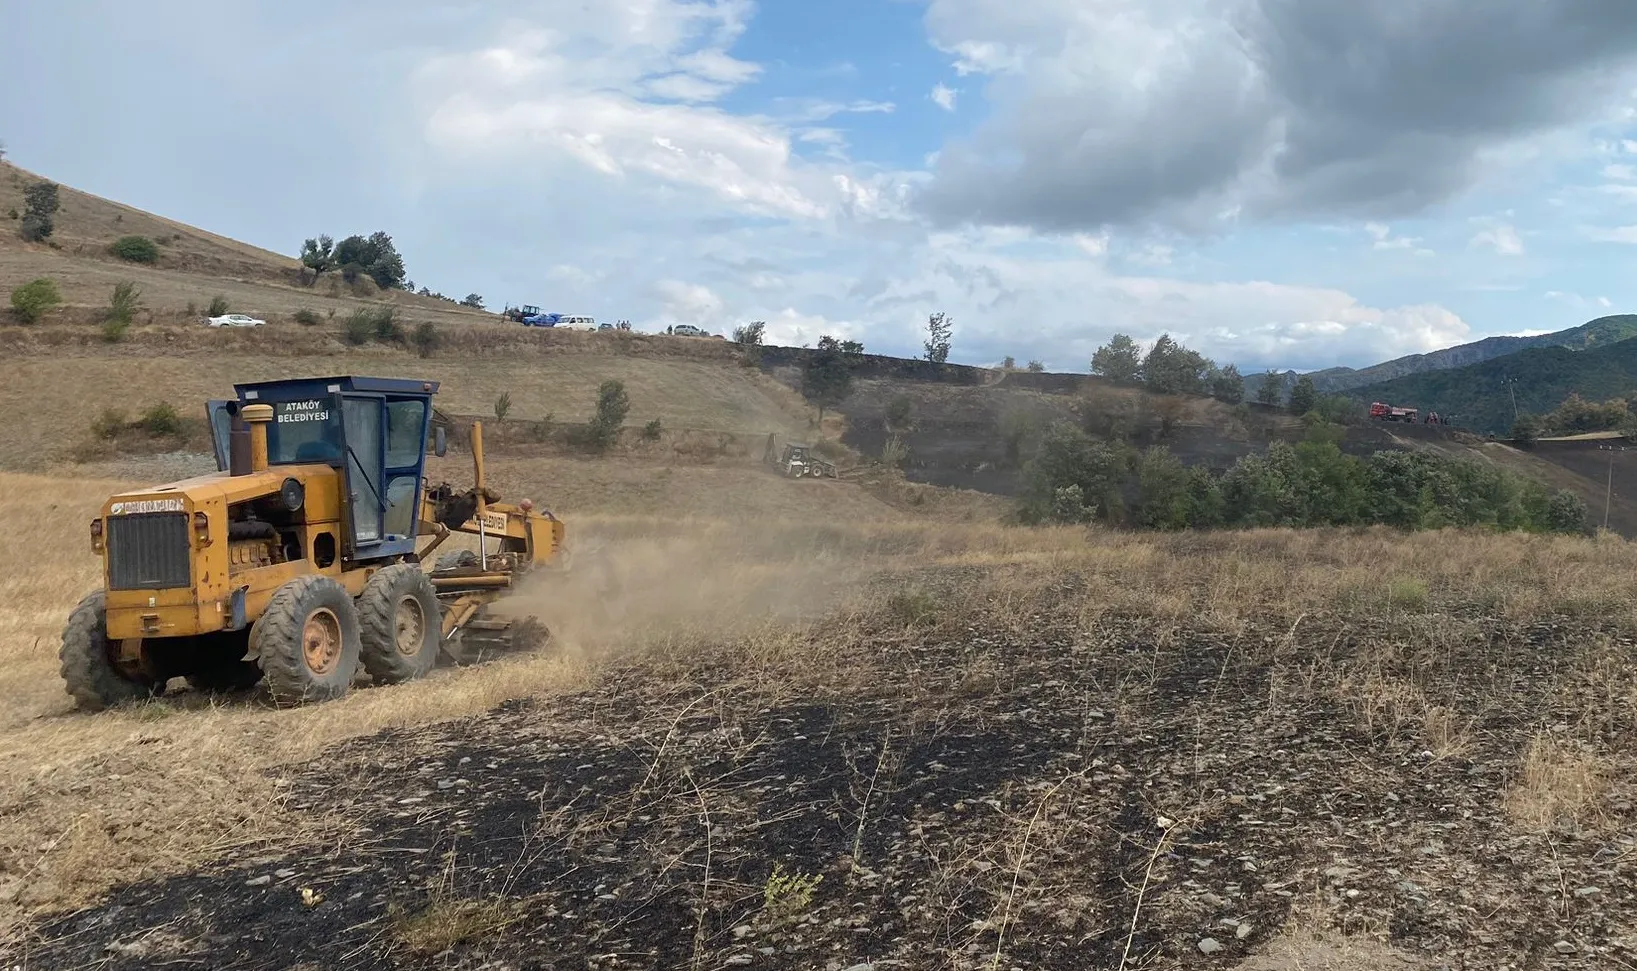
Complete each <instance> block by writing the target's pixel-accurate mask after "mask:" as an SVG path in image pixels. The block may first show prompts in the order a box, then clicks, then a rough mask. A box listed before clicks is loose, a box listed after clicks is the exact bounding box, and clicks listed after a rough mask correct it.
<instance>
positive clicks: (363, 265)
mask: <svg viewBox="0 0 1637 971" xmlns="http://www.w3.org/2000/svg"><path fill="white" fill-rule="evenodd" d="M334 258H335V262H336V264H337V265H339V266H340V267H341V268H342V270H343V271H344V272H346V273H348V274H357V273H364V274H367V275H368V276H369V277H370V279H372V280H374V281H375V285H376V286H378V287H380V288H381V289H382V290H396V289H398V288H400V287H402V286H403V284H404V280H405V279H406V278H407V277H408V274H407V273H406V272H405V271H404V259H403V257H402V256H399V255H398V248H397V247H396V246H394V245H393V243H392V237H391V236H388V235H387V234H386V233H384V232H376V233H371V234H370V236H369V238H368V239H365V238H364V237H362V236H348V237H347V238H346V239H343V240H342V241H341V242H339V243H337V244H335V254H334ZM349 282H350V281H349Z"/></svg>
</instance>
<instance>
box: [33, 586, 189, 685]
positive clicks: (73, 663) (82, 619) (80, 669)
mask: <svg viewBox="0 0 1637 971" xmlns="http://www.w3.org/2000/svg"><path fill="white" fill-rule="evenodd" d="M107 613H108V611H107V607H106V606H105V598H104V595H103V592H102V591H101V590H98V591H96V592H95V593H92V594H88V595H87V596H86V598H85V599H84V600H81V601H80V602H79V606H77V607H75V608H74V612H73V613H71V614H69V615H68V625H67V626H66V627H64V628H63V644H62V648H61V649H60V650H59V651H58V652H57V659H58V661H59V662H61V671H62V677H63V683H64V686H65V688H66V689H67V691H68V693H69V695H71V696H72V697H73V699H74V702H75V704H77V705H78V706H79V707H80V708H82V709H84V710H86V711H101V710H102V709H104V708H113V707H115V706H118V705H123V704H129V703H130V702H133V701H144V700H146V699H148V698H152V697H155V696H157V695H159V694H161V693H163V692H164V690H165V685H164V682H162V681H151V680H140V681H132V680H131V679H130V678H128V677H126V676H125V674H124V673H123V672H121V671H120V670H119V669H118V668H117V667H115V666H114V661H113V657H112V655H111V653H110V651H111V649H112V647H113V645H111V644H110V643H108V627H107V623H106V619H107Z"/></svg>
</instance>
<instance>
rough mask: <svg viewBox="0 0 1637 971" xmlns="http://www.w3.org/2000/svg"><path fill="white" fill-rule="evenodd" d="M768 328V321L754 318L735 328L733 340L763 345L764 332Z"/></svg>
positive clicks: (739, 342) (738, 342)
mask: <svg viewBox="0 0 1637 971" xmlns="http://www.w3.org/2000/svg"><path fill="white" fill-rule="evenodd" d="M766 330H767V321H765V320H753V321H751V322H750V323H748V324H745V325H744V326H743V327H735V328H733V342H734V343H735V344H750V345H754V346H757V347H760V346H761V343H762V334H763V333H764V332H766Z"/></svg>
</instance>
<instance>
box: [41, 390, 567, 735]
mask: <svg viewBox="0 0 1637 971" xmlns="http://www.w3.org/2000/svg"><path fill="white" fill-rule="evenodd" d="M437 389H438V385H437V383H436V382H433V381H413V380H404V379H396V378H368V377H333V378H309V379H296V380H288V381H268V382H259V383H250V384H240V385H236V386H235V387H234V392H235V394H236V398H235V399H232V400H223V401H211V402H209V403H208V405H207V414H208V416H209V418H210V425H211V431H212V438H213V440H214V445H215V451H216V464H217V468H218V471H217V472H216V473H214V474H211V475H204V476H200V477H198V478H192V479H186V480H183V481H180V482H173V483H170V484H168V485H162V486H156V487H154V488H151V489H141V490H137V491H134V492H127V493H122V494H120V495H116V496H113V497H111V498H110V499H109V500H108V501H107V503H106V504H105V505H104V506H103V509H102V512H101V514H100V515H98V516H97V518H96V519H94V520H92V522H91V525H90V540H91V549H92V551H93V552H95V553H96V554H97V555H98V556H100V557H101V558H102V565H103V583H102V589H99V590H96V591H94V592H93V593H91V594H90V595H88V596H87V597H86V598H85V599H84V600H82V601H81V602H80V604H79V606H78V607H76V608H75V610H74V612H73V614H72V615H71V616H70V618H69V620H68V624H67V627H66V628H65V629H64V632H63V643H62V649H61V652H60V655H59V656H60V659H61V662H62V668H61V670H62V676H63V680H64V682H65V683H66V688H67V691H68V693H69V694H70V695H72V696H73V698H74V700H75V701H76V702H77V703H78V705H79V707H81V708H84V709H89V710H96V709H100V708H106V707H109V706H113V705H118V704H121V703H124V702H129V701H135V700H140V699H143V698H147V697H152V696H154V695H156V694H159V693H161V692H163V691H164V688H165V684H166V682H167V681H169V680H170V679H171V678H175V677H182V678H186V679H187V681H188V682H189V683H190V684H192V685H193V686H194V687H195V688H198V689H201V690H210V691H225V690H239V689H247V688H250V687H252V686H254V685H255V684H256V683H257V682H258V681H262V680H265V681H266V685H267V689H268V691H269V693H270V694H271V695H272V697H273V699H274V700H275V701H276V702H277V703H279V704H281V705H295V704H301V703H304V702H313V701H324V700H328V699H333V698H337V697H339V696H341V695H343V694H345V693H346V692H347V691H348V690H349V689H350V687H351V685H352V682H353V680H354V678H355V676H356V675H358V673H359V668H360V666H362V669H363V670H364V671H365V672H367V673H368V675H369V676H370V678H371V679H372V680H373V681H375V682H376V683H393V682H401V681H408V680H412V679H415V678H419V677H421V676H423V675H425V674H426V673H427V672H428V671H430V670H431V669H432V668H433V667H434V666H435V665H436V664H437V663H438V662H439V660H440V657H442V658H444V659H446V660H449V661H453V662H455V663H466V662H468V661H471V660H476V659H478V657H477V656H476V655H475V654H474V651H473V650H472V648H471V645H470V644H469V643H468V642H467V638H466V637H465V635H466V633H467V632H468V631H471V632H473V633H474V634H475V635H476V637H477V639H483V638H484V637H487V638H489V639H490V640H491V641H494V640H498V641H501V642H505V641H506V640H507V639H508V638H510V637H512V636H514V635H521V634H522V633H524V632H525V631H527V632H532V633H535V634H538V632H539V629H538V626H537V625H534V624H532V623H530V622H529V621H528V620H527V619H525V620H524V621H521V622H518V623H517V624H513V623H512V622H509V621H506V620H501V619H492V618H488V617H485V616H484V614H485V608H486V607H487V606H488V605H489V604H490V603H492V602H494V601H495V600H497V599H499V598H500V597H502V596H504V595H505V594H506V592H507V591H508V590H510V589H511V588H513V587H514V586H515V585H516V584H517V583H518V581H519V580H520V578H522V577H523V576H524V575H525V574H528V573H529V572H531V571H534V570H540V569H554V568H560V567H561V566H562V561H563V559H564V557H563V552H564V550H563V539H564V528H563V523H562V522H561V521H559V520H558V519H557V518H556V517H554V516H553V515H552V514H551V513H550V512H547V511H545V510H536V509H535V508H534V506H533V504H532V503H531V502H530V501H529V500H527V499H525V500H523V501H521V502H519V503H516V504H504V503H500V502H498V501H497V500H498V498H499V497H498V496H497V495H496V494H495V493H494V492H493V491H491V490H490V489H489V488H488V487H487V486H486V484H485V482H484V466H483V428H482V426H481V425H480V424H476V423H474V425H473V426H472V430H471V450H472V458H473V466H474V477H475V483H474V485H473V488H472V489H470V490H466V491H464V492H457V491H456V490H454V489H453V488H451V487H450V486H448V485H447V484H445V485H439V486H435V487H433V486H428V484H427V483H426V481H425V479H424V478H423V472H424V470H425V464H426V454H427V451H428V444H429V443H430V444H431V446H432V452H433V453H434V454H436V455H438V456H442V455H444V454H445V452H446V449H447V434H446V430H445V428H444V427H443V426H442V425H441V424H440V425H437V426H436V427H434V423H433V420H432V419H433V415H432V412H433V409H432V396H433V395H434V394H436V393H437ZM453 532H460V533H467V534H471V535H475V536H477V537H478V549H477V550H476V551H472V550H460V551H451V552H446V553H444V554H443V556H441V557H439V558H438V560H437V561H436V562H435V564H434V566H433V568H432V569H430V570H428V569H426V560H427V557H428V556H429V555H431V554H432V553H433V552H434V551H435V550H436V548H437V547H438V546H439V545H441V544H442V543H443V542H444V541H445V540H446V539H447V538H448V537H449V536H450V535H451V533H453ZM423 540H425V542H424V543H423ZM520 628H521V630H520ZM479 653H480V652H479Z"/></svg>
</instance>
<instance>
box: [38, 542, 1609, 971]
mask: <svg viewBox="0 0 1637 971" xmlns="http://www.w3.org/2000/svg"><path fill="white" fill-rule="evenodd" d="M981 572H982V571H973V572H972V574H971V575H967V576H963V575H950V576H945V577H942V578H939V579H938V581H937V582H936V583H935V584H934V585H932V586H929V587H923V588H919V589H926V590H931V591H932V592H930V593H923V594H918V596H924V597H930V598H933V600H932V602H934V603H936V604H941V605H944V609H943V610H941V611H939V612H936V613H935V614H933V615H930V616H922V615H916V614H914V613H913V612H910V613H906V612H905V611H904V610H903V609H902V607H901V605H900V606H899V607H897V608H894V609H891V610H884V611H882V612H881V613H879V614H878V615H877V616H876V617H875V618H874V621H873V622H872V623H868V624H863V625H859V626H856V627H851V628H848V629H847V631H846V632H844V633H842V632H836V631H826V630H823V629H815V630H814V631H813V632H811V637H812V639H811V640H810V641H809V642H807V643H806V644H805V645H804V650H802V651H801V652H799V654H800V659H799V661H796V660H792V657H790V656H781V655H775V654H773V653H770V652H768V651H765V650H764V651H757V650H755V649H753V645H747V644H735V645H714V646H713V645H703V644H692V645H678V647H677V649H676V650H675V651H673V652H671V653H663V654H659V655H648V656H644V657H642V658H640V659H637V658H633V659H629V660H627V661H625V662H622V663H620V664H617V665H615V666H613V667H611V668H610V669H609V670H608V671H606V672H605V675H604V677H603V678H602V679H601V681H600V682H599V685H598V686H597V687H595V688H593V689H592V690H588V691H584V692H581V693H578V694H574V695H571V696H564V697H559V698H556V699H552V700H549V701H545V700H541V701H524V702H517V703H511V704H508V705H507V706H505V707H503V708H501V709H499V710H496V711H494V712H492V713H490V714H486V715H483V716H479V717H474V718H470V719H466V720H463V721H460V722H455V723H447V724H443V725H439V726H433V727H429V728H421V729H416V730H407V731H397V732H387V733H384V734H380V735H377V736H374V737H369V738H364V739H359V740H356V741H354V742H351V743H348V744H347V745H345V746H344V747H341V748H339V749H338V750H336V751H334V752H333V753H332V754H331V755H330V756H329V757H327V758H326V759H324V760H323V761H322V762H321V763H316V764H313V765H310V766H303V767H290V768H289V769H288V770H287V772H285V773H284V774H283V776H282V779H281V784H282V785H283V786H284V788H285V790H286V791H287V793H288V799H289V805H290V806H292V807H293V808H295V809H297V810H299V811H304V812H313V813H322V814H326V815H334V816H339V817H342V818H345V819H348V820H350V821H351V822H352V823H354V824H355V826H356V835H355V836H354V837H353V838H351V839H347V840H344V841H341V842H339V843H337V844H333V845H322V846H300V847H293V846H292V847H284V848H280V849H277V850H270V851H269V852H268V853H266V854H265V855H263V856H260V857H258V858H255V859H240V860H237V861H233V862H231V863H223V864H221V865H218V866H214V867H210V868H207V869H205V870H203V871H202V872H198V873H195V874H191V875H186V876H180V877H174V878H170V879H165V880H158V881H151V882H146V883H140V884H136V885H129V886H126V887H123V888H121V889H119V890H117V891H116V892H114V893H113V894H112V895H111V896H110V897H109V898H108V899H107V901H106V902H104V903H103V904H101V905H99V906H97V907H94V908H92V909H89V910H86V911H82V912H79V913H75V914H72V915H67V916H62V917H59V918H56V919H53V920H50V921H47V922H43V923H40V924H38V925H37V926H35V927H34V928H33V934H32V937H33V942H32V943H31V944H30V946H29V948H28V950H27V952H26V953H25V954H23V955H22V956H23V959H24V961H25V963H26V966H27V967H29V968H38V969H47V968H73V967H83V966H88V965H91V964H96V965H97V966H99V967H107V968H139V967H154V966H158V965H161V964H167V965H169V964H174V965H175V966H179V967H184V966H185V967H201V968H228V967H233V968H245V969H249V968H296V967H302V968H318V967H348V968H388V967H406V968H422V967H425V968H479V967H482V968H495V969H501V968H507V969H510V968H515V969H524V968H588V969H589V968H597V969H616V968H682V967H690V968H721V967H739V966H743V967H752V968H781V969H784V968H789V969H796V968H802V969H807V968H829V969H845V968H855V967H858V966H860V965H866V966H872V967H877V968H917V969H918V968H974V969H975V968H980V967H1002V968H1011V967H1022V968H1040V969H1058V968H1061V969H1065V971H1067V969H1074V971H1080V969H1084V968H1093V967H1102V968H1117V967H1121V966H1122V962H1124V964H1125V966H1128V967H1144V968H1157V967H1233V966H1237V965H1240V964H1241V963H1244V962H1248V961H1262V962H1264V963H1261V964H1257V965H1256V966H1258V967H1266V968H1271V967H1277V966H1281V965H1279V964H1276V963H1271V962H1268V961H1267V959H1266V958H1265V957H1261V956H1260V955H1263V954H1264V952H1266V951H1267V950H1268V949H1269V948H1270V947H1276V946H1279V945H1280V944H1281V942H1287V941H1288V939H1289V938H1290V935H1292V934H1294V933H1323V934H1331V935H1338V936H1344V937H1348V938H1351V939H1354V940H1357V941H1361V942H1367V943H1369V944H1370V945H1371V946H1373V947H1382V946H1389V945H1390V946H1391V947H1392V948H1394V949H1395V951H1396V953H1400V954H1402V955H1405V956H1406V957H1405V960H1406V961H1412V960H1413V961H1414V962H1416V964H1406V965H1405V966H1416V965H1417V964H1419V965H1422V966H1426V967H1449V968H1499V967H1516V968H1571V967H1574V968H1579V967H1585V968H1591V967H1613V966H1623V964H1627V963H1631V962H1633V961H1637V939H1634V937H1633V931H1632V928H1633V927H1634V926H1637V884H1634V881H1633V878H1632V873H1633V869H1632V866H1631V861H1632V860H1633V859H1634V850H1637V829H1634V824H1633V814H1632V799H1633V797H1634V793H1633V781H1632V780H1633V774H1632V768H1633V754H1634V751H1633V743H1632V741H1631V740H1632V738H1633V737H1637V733H1634V729H1637V725H1634V724H1633V719H1634V714H1633V710H1632V708H1631V706H1630V705H1629V704H1624V703H1618V702H1615V700H1614V699H1613V698H1609V697H1603V695H1604V694H1606V693H1607V691H1608V690H1609V688H1610V685H1612V684H1614V683H1616V681H1617V680H1618V677H1620V675H1618V672H1619V671H1626V672H1628V673H1629V667H1630V664H1629V658H1630V656H1631V654H1632V641H1631V638H1630V637H1629V636H1628V635H1627V633H1625V632H1623V631H1621V630H1617V629H1613V628H1607V627H1604V626H1600V625H1599V624H1597V623H1595V622H1592V621H1587V620H1569V619H1563V620H1558V621H1545V622H1535V623H1530V624H1508V623H1503V622H1501V621H1498V620H1494V619H1490V618H1488V617H1486V616H1484V615H1483V614H1482V613H1481V612H1477V611H1473V612H1470V613H1469V614H1468V615H1465V616H1459V617H1446V618H1444V619H1443V623H1441V624H1440V625H1439V626H1438V628H1437V629H1438V630H1439V631H1440V633H1439V635H1438V636H1437V637H1429V636H1428V629H1429V628H1428V620H1427V619H1426V618H1424V617H1417V616H1414V615H1410V614H1406V615H1403V616H1399V617H1384V618H1383V617H1377V618H1364V617H1358V616H1350V615H1348V614H1345V613H1336V614H1327V615H1316V616H1307V617H1302V618H1298V620H1297V623H1296V624H1295V625H1294V626H1292V625H1289V624H1287V623H1285V622H1283V621H1281V622H1280V623H1278V624H1268V625H1258V624H1255V623H1252V624H1243V625H1236V626H1235V627H1234V628H1233V629H1232V630H1221V629H1211V628H1210V627H1209V625H1206V624H1204V623H1200V624H1195V625H1180V626H1178V625H1171V626H1162V625H1157V624H1156V623H1155V622H1154V620H1153V619H1152V618H1141V619H1139V618H1133V617H1120V616H1113V615H1104V616H1103V617H1102V618H1101V619H1100V620H1099V622H1098V623H1097V624H1095V625H1092V626H1083V625H1079V624H1076V623H1073V622H1072V620H1071V618H1072V616H1074V614H1073V611H1072V609H1065V608H1071V607H1072V605H1074V604H1075V603H1076V598H1077V597H1079V596H1081V595H1082V589H1083V588H1082V587H1081V581H1080V579H1079V578H1076V577H1072V576H1071V577H1065V578H1060V579H1058V580H1056V581H1054V583H1053V589H1052V590H1050V591H1048V592H1049V594H1050V598H1049V599H1048V600H1046V601H1037V602H1036V603H1035V605H1034V606H1032V607H1030V608H1029V611H1030V612H1029V613H1028V615H1026V616H1022V617H1018V616H1009V617H1006V618H1005V620H1006V623H1004V624H998V623H993V622H992V621H995V620H996V619H997V618H999V616H1000V614H999V613H997V612H1001V611H1009V610H1013V609H1015V607H1014V605H1009V604H1003V603H996V602H988V603H985V602H984V601H985V598H984V596H983V595H982V593H981V592H980V589H979V586H978V583H979V581H980V580H981V576H980V575H979V574H980V573H981ZM888 603H889V604H892V603H897V601H892V600H889V601H888ZM953 604H964V605H965V606H963V607H961V608H960V609H956V608H954V607H953V606H950V605H953ZM1018 632H1024V633H1022V634H1021V635H1020V634H1019V633H1018ZM1627 683H1628V684H1629V682H1627ZM1542 745H1546V746H1555V747H1554V748H1552V751H1553V752H1556V753H1558V756H1559V759H1558V761H1557V762H1554V763H1552V764H1563V760H1564V759H1569V760H1570V761H1573V759H1574V758H1580V759H1582V760H1583V761H1582V762H1580V763H1576V764H1581V765H1583V767H1585V770H1586V773H1588V775H1586V777H1585V778H1583V779H1582V780H1581V783H1580V784H1583V785H1584V786H1585V788H1586V791H1585V793H1584V795H1585V798H1584V799H1581V800H1579V801H1571V802H1568V803H1562V804H1558V803H1551V804H1550V805H1549V806H1547V807H1546V809H1544V810H1541V806H1542V805H1543V804H1542V803H1541V800H1546V801H1547V802H1548V803H1550V801H1551V800H1552V799H1553V798H1555V797H1554V796H1553V793H1552V791H1551V790H1552V789H1553V787H1554V786H1555V787H1556V788H1558V789H1561V788H1562V786H1563V785H1564V783H1563V782H1562V780H1559V781H1558V782H1556V783H1551V782H1543V780H1541V779H1539V778H1535V777H1534V776H1532V775H1531V771H1532V770H1531V769H1530V765H1531V764H1532V763H1531V761H1530V759H1529V758H1528V757H1526V754H1527V753H1529V752H1531V751H1535V750H1537V749H1539V748H1540V746H1542ZM1543 787H1544V788H1543ZM1531 807H1533V808H1531ZM1552 807H1556V808H1552ZM1537 810H1539V811H1537ZM1373 953H1378V952H1373ZM1378 960H1379V958H1378ZM1247 966H1249V965H1248V964H1247ZM1291 966H1295V965H1291ZM1336 966H1341V965H1336ZM1348 966H1349V967H1359V968H1363V967H1370V966H1380V965H1379V964H1376V965H1371V964H1357V965H1348Z"/></svg>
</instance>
